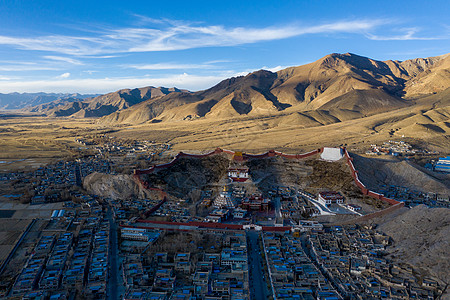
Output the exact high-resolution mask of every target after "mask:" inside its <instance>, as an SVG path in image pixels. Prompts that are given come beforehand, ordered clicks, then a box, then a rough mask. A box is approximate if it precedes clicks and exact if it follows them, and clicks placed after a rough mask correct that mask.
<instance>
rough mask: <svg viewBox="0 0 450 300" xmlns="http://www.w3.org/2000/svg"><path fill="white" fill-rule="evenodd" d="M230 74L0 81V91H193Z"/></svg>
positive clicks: (212, 83) (206, 86)
mask: <svg viewBox="0 0 450 300" xmlns="http://www.w3.org/2000/svg"><path fill="white" fill-rule="evenodd" d="M226 77H228V76H222V75H217V76H198V75H190V74H186V73H183V74H177V75H172V76H167V77H160V78H152V77H123V78H122V77H121V78H97V79H66V80H51V79H49V80H34V81H7V82H1V81H0V93H10V92H61V93H66V92H70V93H71V92H79V93H107V92H111V91H116V90H119V89H123V88H133V87H144V86H150V85H151V86H166V87H173V86H175V87H178V88H183V89H188V90H191V91H196V90H201V89H206V88H209V87H211V86H213V85H215V84H217V83H218V82H219V81H221V80H223V79H225V78H226Z"/></svg>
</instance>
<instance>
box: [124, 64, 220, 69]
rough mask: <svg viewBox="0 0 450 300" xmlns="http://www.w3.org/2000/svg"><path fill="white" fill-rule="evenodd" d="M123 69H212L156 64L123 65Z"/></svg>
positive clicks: (198, 66) (209, 66)
mask: <svg viewBox="0 0 450 300" xmlns="http://www.w3.org/2000/svg"><path fill="white" fill-rule="evenodd" d="M124 67H125V68H132V69H137V70H187V69H213V68H216V67H215V66H213V65H212V64H176V63H158V64H142V65H124Z"/></svg>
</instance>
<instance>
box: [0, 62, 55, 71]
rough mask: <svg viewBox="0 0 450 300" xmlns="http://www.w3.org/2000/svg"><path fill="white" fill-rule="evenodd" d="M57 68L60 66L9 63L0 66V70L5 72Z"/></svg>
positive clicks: (53, 69)
mask: <svg viewBox="0 0 450 300" xmlns="http://www.w3.org/2000/svg"><path fill="white" fill-rule="evenodd" d="M57 70H60V68H57V67H52V66H46V65H37V64H10V65H3V66H0V71H5V72H23V71H57Z"/></svg>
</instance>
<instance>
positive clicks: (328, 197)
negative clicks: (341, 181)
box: [318, 192, 344, 206]
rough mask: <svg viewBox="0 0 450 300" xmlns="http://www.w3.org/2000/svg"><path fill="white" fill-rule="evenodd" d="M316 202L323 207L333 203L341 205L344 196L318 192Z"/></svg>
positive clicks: (335, 193)
mask: <svg viewBox="0 0 450 300" xmlns="http://www.w3.org/2000/svg"><path fill="white" fill-rule="evenodd" d="M318 200H319V202H320V203H322V204H323V205H326V206H328V205H331V204H333V203H336V204H342V203H344V196H342V195H341V194H340V193H338V192H320V193H319V197H318Z"/></svg>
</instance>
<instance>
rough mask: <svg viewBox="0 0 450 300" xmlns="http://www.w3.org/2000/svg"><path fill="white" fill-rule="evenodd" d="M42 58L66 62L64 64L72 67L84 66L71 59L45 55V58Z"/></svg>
mask: <svg viewBox="0 0 450 300" xmlns="http://www.w3.org/2000/svg"><path fill="white" fill-rule="evenodd" d="M44 58H45V59H50V60H55V61H61V62H66V63H69V64H72V65H84V63H82V62H81V61H79V60H78V59H73V58H70V57H62V56H53V55H46V56H44Z"/></svg>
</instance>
